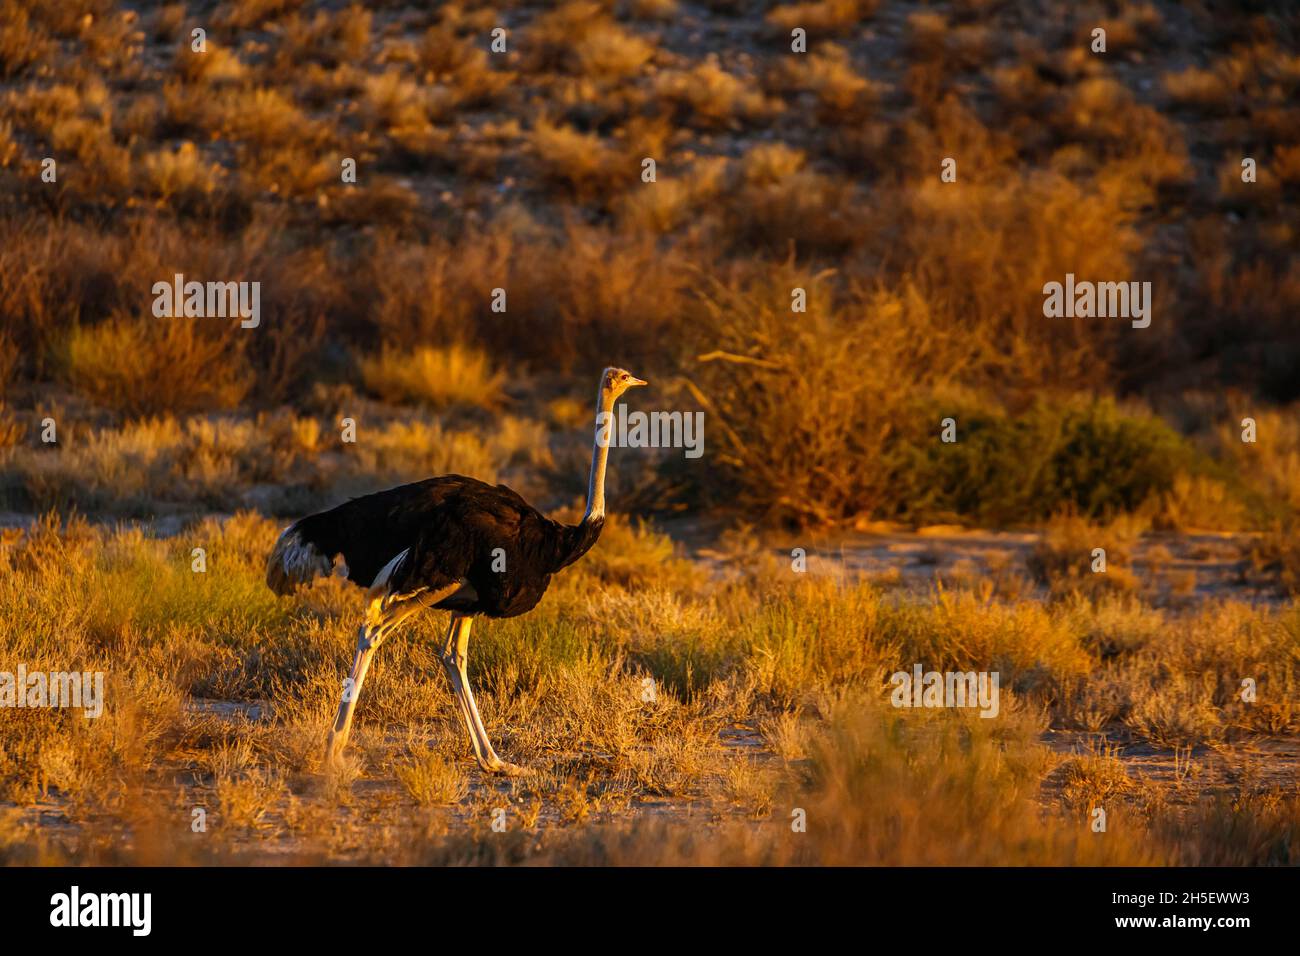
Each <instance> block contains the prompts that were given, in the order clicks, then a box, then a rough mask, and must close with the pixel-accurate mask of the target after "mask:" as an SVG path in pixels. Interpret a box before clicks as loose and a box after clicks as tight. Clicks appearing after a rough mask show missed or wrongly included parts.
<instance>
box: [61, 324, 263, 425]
mask: <svg viewBox="0 0 1300 956" xmlns="http://www.w3.org/2000/svg"><path fill="white" fill-rule="evenodd" d="M199 321H201V320H194V319H184V318H177V319H155V320H152V321H147V322H146V321H141V320H137V319H130V318H126V317H117V318H112V319H109V320H108V321H106V322H103V323H100V324H99V325H95V326H89V327H82V326H78V327H76V328H74V329H73V330H72V332H71V333H70V334H69V335H68V337H67V339H66V341H65V343H64V345H63V349H62V357H61V363H62V366H63V375H64V376H65V378H66V379H67V381H68V384H69V385H71V386H72V387H73V388H75V389H77V390H78V391H79V392H81V393H82V394H84V395H85V396H87V397H88V398H91V399H93V400H94V401H96V402H98V403H100V404H102V405H105V406H107V407H110V408H117V409H120V410H122V411H125V412H128V413H131V414H154V413H158V412H171V413H174V414H175V413H184V412H187V411H196V410H206V409H216V408H233V407H234V406H236V405H238V404H239V402H240V401H242V399H243V398H244V395H245V394H246V393H247V391H248V386H249V384H250V383H249V381H248V377H247V375H246V373H245V369H244V366H243V363H242V361H241V356H240V350H239V348H238V347H237V346H236V342H237V340H236V338H235V333H233V332H231V329H230V327H228V328H226V329H225V330H224V331H223V332H212V333H208V332H205V331H204V330H201V329H200V327H199V324H198V323H199ZM231 327H233V328H235V329H237V328H238V323H233V322H232V323H231Z"/></svg>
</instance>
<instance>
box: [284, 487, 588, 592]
mask: <svg viewBox="0 0 1300 956" xmlns="http://www.w3.org/2000/svg"><path fill="white" fill-rule="evenodd" d="M603 524H604V519H603V518H599V517H597V518H592V519H588V520H584V521H583V522H582V523H580V524H577V525H564V524H561V523H559V522H557V521H552V520H551V519H550V518H547V517H546V516H545V515H543V514H541V513H540V512H539V511H538V510H537V509H536V508H534V507H533V506H532V505H530V504H528V502H526V501H524V499H523V498H521V497H520V496H519V495H518V494H516V493H515V492H514V491H512V490H510V489H509V488H507V487H506V486H505V485H489V484H487V483H486V482H482V481H479V480H478V479H476V478H466V477H464V476H463V475H444V476H442V477H439V478H429V479H426V480H424V481H417V482H414V483H412V484H409V485H401V486H399V487H397V488H390V489H388V490H387V491H380V492H377V493H375V494H372V495H365V496H363V497H361V498H353V499H352V500H351V501H348V502H346V503H345V504H341V505H339V506H338V507H336V508H331V509H330V510H329V511H322V512H320V513H318V514H314V515H309V516H308V517H306V518H303V519H301V520H300V521H297V522H295V523H294V524H293V525H291V526H290V527H289V528H288V529H287V530H286V531H285V532H284V534H283V535H282V536H281V538H280V541H279V542H278V543H277V544H276V547H275V551H274V552H272V554H271V557H270V559H269V561H268V562H267V578H266V579H267V584H268V585H270V587H271V588H272V589H273V590H275V591H276V592H277V593H280V594H284V593H287V592H289V591H292V590H293V589H294V588H295V587H297V586H298V585H299V584H306V583H309V582H310V580H311V579H312V578H314V577H318V576H322V575H325V574H329V573H330V572H331V570H332V568H333V567H334V562H335V560H336V559H337V558H338V557H340V556H341V557H342V559H343V562H344V564H345V565H346V567H347V577H348V580H350V581H352V582H354V583H356V584H358V585H360V586H362V587H366V588H368V587H370V586H371V585H372V583H373V582H374V581H375V578H376V577H377V576H378V575H379V573H380V571H381V570H383V569H384V567H385V566H386V565H388V564H389V562H391V561H393V559H394V558H396V557H398V555H402V557H401V560H400V561H398V562H397V563H396V564H395V565H394V566H393V567H392V569H391V571H390V573H389V575H388V579H387V590H388V593H389V594H393V595H403V594H417V593H419V592H420V591H423V590H428V591H436V590H439V589H443V588H446V587H447V586H448V585H452V584H456V583H457V582H464V584H465V585H466V586H463V587H462V588H461V589H460V590H459V591H457V592H456V593H455V594H452V595H451V596H450V597H448V598H446V599H444V600H442V601H441V602H439V603H437V604H434V605H432V606H433V607H436V608H439V609H441V610H448V611H458V612H460V613H462V614H483V615H487V616H488V617H514V616H515V615H518V614H524V613H526V612H528V611H530V610H532V609H533V608H534V607H536V605H537V602H538V601H540V600H541V599H542V595H543V594H545V593H546V589H547V587H548V586H549V585H550V581H551V575H553V574H554V573H555V572H557V571H559V570H560V569H561V568H564V567H566V566H568V565H569V564H572V563H573V562H574V561H576V560H578V558H580V557H582V555H584V554H586V552H587V551H588V550H590V548H591V547H592V545H594V544H595V543H596V539H597V538H598V537H599V536H600V532H601V528H602V526H603Z"/></svg>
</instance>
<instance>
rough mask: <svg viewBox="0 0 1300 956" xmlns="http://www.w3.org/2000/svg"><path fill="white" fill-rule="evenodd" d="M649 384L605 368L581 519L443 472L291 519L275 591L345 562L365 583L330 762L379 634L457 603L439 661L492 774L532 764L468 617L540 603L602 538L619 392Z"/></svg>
mask: <svg viewBox="0 0 1300 956" xmlns="http://www.w3.org/2000/svg"><path fill="white" fill-rule="evenodd" d="M645 384H646V383H645V382H643V381H642V380H641V379H639V378H636V377H635V376H633V375H632V374H631V373H630V372H627V371H625V370H623V369H621V368H607V369H605V371H604V373H603V374H602V375H601V379H600V389H599V391H598V392H597V395H596V440H595V443H594V446H593V448H592V452H591V478H590V480H589V482H588V485H587V510H586V513H585V514H584V515H583V517H582V521H581V522H579V523H578V524H576V525H563V524H560V523H559V522H556V521H552V520H551V519H550V518H547V517H545V516H544V515H542V514H541V512H539V511H538V510H537V509H536V508H534V507H533V506H532V505H530V504H528V502H526V501H524V499H523V498H521V497H520V496H519V495H518V494H516V493H515V492H514V491H512V490H510V489H509V488H507V487H506V486H505V485H496V486H492V485H489V484H487V483H485V482H482V481H478V480H477V479H474V478H466V477H464V476H462V475H443V476H442V477H440V478H427V479H425V480H424V481H417V482H415V483H413V484H409V485H401V486H400V487H397V488H390V489H389V490H387V491H380V492H377V493H375V494H372V495H365V496H364V497H361V498H353V499H352V500H351V501H348V502H347V503H346V504H342V505H339V506H338V507H337V508H332V509H330V510H329V511H322V512H320V513H319V514H314V515H309V516H308V517H306V518H303V519H301V520H299V521H296V522H294V523H293V524H292V525H290V526H289V527H288V528H286V529H285V531H284V532H283V533H282V534H281V535H280V538H279V540H278V541H276V543H275V548H274V549H273V550H272V551H271V554H270V557H268V558H267V562H266V583H267V585H268V586H269V587H270V588H271V590H273V591H275V593H276V594H289V593H291V592H292V591H294V590H295V589H296V588H297V587H298V586H299V585H303V584H308V585H309V584H310V583H311V582H312V581H313V580H314V579H315V578H318V577H324V576H327V575H329V574H331V573H334V572H336V571H337V573H338V574H340V575H343V576H346V577H347V579H348V580H349V581H352V582H353V583H354V584H357V585H359V586H361V587H364V588H366V589H367V590H366V598H367V602H368V603H367V607H366V612H365V618H364V620H363V622H362V624H361V628H360V630H359V632H358V635H357V653H356V658H355V659H354V660H353V662H352V673H351V674H350V675H349V677H348V680H347V681H346V682H345V683H344V688H345V689H344V694H343V699H342V701H341V702H340V704H339V712H338V717H337V718H336V719H335V721H334V726H333V728H332V729H331V730H330V734H329V740H328V742H327V744H326V748H325V760H326V765H327V766H328V765H332V764H334V763H336V762H337V761H338V758H339V756H340V755H341V754H342V752H343V749H344V747H346V746H347V742H348V735H349V733H350V731H351V728H352V714H353V711H354V710H355V709H356V705H357V698H358V697H359V696H360V694H361V685H362V684H363V683H364V681H365V679H366V671H367V670H368V669H369V668H370V662H371V660H372V659H373V658H374V655H375V651H376V650H377V649H378V648H379V645H380V644H382V643H383V642H384V640H385V639H386V638H387V637H388V636H389V635H390V634H391V633H392V632H393V631H394V630H395V629H396V628H397V627H398V625H400V624H402V623H403V622H404V621H406V620H407V619H409V618H410V617H411V616H412V615H414V614H417V613H419V612H420V611H422V610H424V609H426V608H434V609H436V610H441V611H450V612H451V623H450V626H449V627H448V629H447V636H446V639H445V641H444V642H443V646H442V654H441V657H442V663H443V667H444V668H445V669H446V671H447V677H448V679H449V680H450V681H451V689H452V691H453V693H454V694H455V696H456V701H457V703H459V704H460V713H461V717H463V718H464V721H465V729H466V730H467V731H468V732H469V740H470V745H471V746H472V747H473V748H474V756H475V758H477V760H478V763H479V766H480V767H482V768H483V770H484V771H485V772H489V773H505V774H510V775H517V774H520V773H524V772H525V771H524V769H523V768H521V767H518V766H516V765H514V764H511V763H507V762H506V761H504V760H502V759H501V758H500V757H498V756H497V754H496V751H495V750H493V749H492V743H491V741H489V740H488V735H487V731H486V730H485V729H484V727H483V719H482V718H481V717H480V716H479V712H478V705H477V704H476V703H475V702H474V693H473V692H472V691H471V690H470V687H469V678H468V676H467V674H466V669H465V663H466V659H467V654H468V650H469V631H470V625H471V624H472V623H473V620H474V617H475V616H476V615H479V614H484V615H487V616H488V617H515V616H516V615H519V614H525V613H527V612H528V611H531V610H532V609H533V608H534V607H536V606H537V603H538V602H539V601H540V600H541V599H542V595H543V594H545V593H546V588H547V586H548V585H549V584H550V581H551V575H553V574H555V573H556V572H557V571H559V570H561V569H562V568H565V567H568V566H569V565H570V564H572V563H573V562H575V561H577V560H578V559H579V558H580V557H582V556H583V555H584V554H586V553H587V551H588V550H590V549H591V546H592V545H594V544H595V543H596V539H597V538H598V537H600V531H601V528H602V527H603V526H604V524H605V464H606V461H607V460H608V458H609V439H608V436H609V434H610V433H609V430H608V429H609V422H610V419H611V416H612V414H613V409H614V402H615V400H617V399H618V397H619V396H620V395H622V394H623V393H624V392H625V391H627V390H628V389H629V388H631V387H632V386H634V385H645ZM340 555H342V558H343V561H342V563H341V564H339V565H338V567H337V569H336V567H335V561H336V560H337V559H338V557H339V556H340ZM502 558H504V570H503V569H502V560H501V559H502Z"/></svg>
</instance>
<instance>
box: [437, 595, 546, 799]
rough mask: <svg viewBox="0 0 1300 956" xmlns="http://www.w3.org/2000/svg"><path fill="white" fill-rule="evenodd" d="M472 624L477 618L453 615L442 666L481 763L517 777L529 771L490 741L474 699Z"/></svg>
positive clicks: (491, 770) (482, 765)
mask: <svg viewBox="0 0 1300 956" xmlns="http://www.w3.org/2000/svg"><path fill="white" fill-rule="evenodd" d="M472 623H473V618H470V617H464V616H462V615H459V614H456V613H453V614H452V616H451V626H450V627H449V628H448V629H447V643H446V645H445V646H444V648H443V651H442V665H443V667H445V668H446V670H447V679H448V680H450V681H451V689H452V692H453V693H454V694H455V695H456V702H457V703H458V704H460V713H461V716H462V717H463V718H465V729H466V730H467V731H469V742H470V745H471V746H472V747H473V748H474V757H475V758H476V759H477V760H478V765H479V766H480V767H482V768H483V769H484V771H486V772H487V773H504V774H507V775H509V776H512V777H517V776H520V775H521V774H525V773H527V772H528V771H527V770H526V769H525V768H524V767H520V766H516V765H515V764H512V763H508V762H507V761H505V760H502V759H501V758H500V757H498V756H497V753H496V751H495V750H493V749H492V741H490V740H488V735H487V730H486V729H484V727H483V718H482V717H480V716H479V713H478V704H477V703H475V701H474V692H473V691H472V690H470V688H469V675H468V674H467V673H466V670H465V664H466V661H467V660H468V652H469V629H470V625H471V624H472Z"/></svg>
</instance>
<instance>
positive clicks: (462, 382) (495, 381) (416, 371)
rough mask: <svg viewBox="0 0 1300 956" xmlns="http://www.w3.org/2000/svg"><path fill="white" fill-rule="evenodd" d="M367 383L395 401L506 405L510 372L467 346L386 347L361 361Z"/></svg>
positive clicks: (431, 404)
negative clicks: (408, 349) (504, 392)
mask: <svg viewBox="0 0 1300 956" xmlns="http://www.w3.org/2000/svg"><path fill="white" fill-rule="evenodd" d="M361 379H362V381H363V382H364V383H365V386H366V388H368V389H370V390H371V391H372V392H374V393H375V394H376V395H378V396H379V397H380V398H383V399H385V400H387V401H390V402H399V403H400V402H415V403H420V404H426V405H429V406H431V407H434V408H446V407H448V406H452V405H466V406H470V407H477V408H488V409H490V408H494V407H496V406H498V405H500V404H501V400H502V397H503V396H502V393H501V386H502V384H503V383H504V382H505V375H504V374H503V373H502V372H500V371H497V370H496V369H494V368H493V367H492V365H491V361H490V359H489V358H488V356H487V355H485V354H484V353H483V352H480V351H477V350H472V349H467V348H464V347H462V346H451V347H449V348H429V347H424V348H419V349H416V350H415V351H414V352H411V353H407V352H404V351H399V350H397V349H394V348H385V349H384V350H383V351H381V352H380V353H379V355H377V356H375V357H373V358H363V359H362V360H361Z"/></svg>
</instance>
